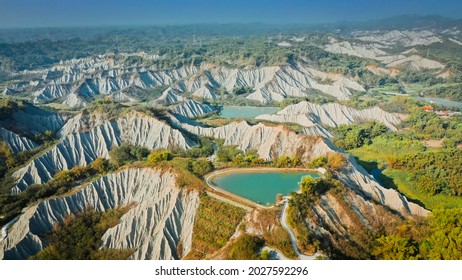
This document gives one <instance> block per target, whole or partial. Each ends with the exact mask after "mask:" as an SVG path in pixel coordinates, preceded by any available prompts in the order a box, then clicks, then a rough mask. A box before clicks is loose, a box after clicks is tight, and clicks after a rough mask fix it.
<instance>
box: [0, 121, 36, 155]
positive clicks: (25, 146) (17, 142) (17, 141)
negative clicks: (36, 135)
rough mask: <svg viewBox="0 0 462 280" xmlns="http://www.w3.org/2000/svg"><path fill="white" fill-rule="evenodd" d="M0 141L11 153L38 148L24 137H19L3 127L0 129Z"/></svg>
mask: <svg viewBox="0 0 462 280" xmlns="http://www.w3.org/2000/svg"><path fill="white" fill-rule="evenodd" d="M0 140H2V141H3V142H5V143H6V144H7V145H8V147H9V148H10V149H11V150H12V151H13V153H17V152H20V151H27V150H32V149H34V148H37V147H38V146H39V145H37V144H35V143H34V142H33V141H31V140H29V139H27V138H26V137H21V136H19V135H17V134H16V133H13V132H11V131H9V130H7V129H4V128H3V127H0Z"/></svg>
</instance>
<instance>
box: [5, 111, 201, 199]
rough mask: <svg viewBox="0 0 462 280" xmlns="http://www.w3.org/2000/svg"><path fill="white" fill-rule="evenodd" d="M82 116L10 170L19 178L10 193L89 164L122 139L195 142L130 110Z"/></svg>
mask: <svg viewBox="0 0 462 280" xmlns="http://www.w3.org/2000/svg"><path fill="white" fill-rule="evenodd" d="M82 116H83V115H82V114H79V115H77V116H76V117H74V118H73V119H71V120H70V121H69V122H68V124H66V125H65V126H64V127H63V129H62V130H61V131H60V132H59V135H60V136H61V138H62V140H61V142H60V143H58V144H57V145H56V146H54V147H53V148H52V149H51V150H49V151H47V152H46V153H45V154H43V155H41V156H39V157H37V158H35V159H33V160H32V161H31V162H30V163H29V164H28V165H26V166H25V167H23V168H21V169H19V170H18V171H16V172H15V173H14V174H13V176H14V177H15V178H17V179H18V182H17V184H16V186H15V187H14V188H13V189H12V192H13V193H18V192H21V191H23V190H24V189H26V188H27V187H28V186H30V185H31V184H43V183H45V182H47V181H49V180H50V179H51V178H53V176H54V174H56V172H57V171H61V170H67V169H70V168H72V167H74V166H77V165H80V166H82V165H88V164H89V163H90V162H92V161H93V160H95V159H96V158H98V157H103V158H109V151H110V150H111V148H112V147H113V146H119V145H120V144H122V143H128V144H131V145H135V146H143V147H146V148H149V149H157V148H165V149H174V148H180V149H187V148H189V147H191V146H192V145H194V144H195V143H194V142H193V141H192V140H191V139H189V138H187V137H185V136H183V134H182V133H181V132H180V131H178V130H176V129H173V128H171V127H170V126H169V125H167V124H165V123H164V122H161V121H159V120H157V119H156V118H153V117H151V116H148V115H145V114H143V113H138V112H131V113H128V114H126V115H124V116H122V117H119V118H117V119H113V120H107V119H105V118H104V117H103V116H102V115H100V116H90V117H88V118H86V117H82Z"/></svg>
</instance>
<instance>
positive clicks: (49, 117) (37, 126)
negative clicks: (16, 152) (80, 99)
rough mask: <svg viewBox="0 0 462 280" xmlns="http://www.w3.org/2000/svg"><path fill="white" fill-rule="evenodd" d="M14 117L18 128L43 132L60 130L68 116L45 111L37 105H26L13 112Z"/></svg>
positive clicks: (31, 131)
mask: <svg viewBox="0 0 462 280" xmlns="http://www.w3.org/2000/svg"><path fill="white" fill-rule="evenodd" d="M12 119H13V121H14V123H15V126H16V128H17V129H18V130H22V131H27V132H30V133H43V132H44V131H46V130H50V131H53V132H56V131H58V130H59V129H60V128H61V127H62V126H63V125H64V123H65V122H66V119H67V118H66V117H65V116H62V115H60V114H58V113H55V112H49V111H45V110H43V109H40V108H38V107H35V106H25V107H24V108H21V109H20V110H17V111H15V112H13V114H12Z"/></svg>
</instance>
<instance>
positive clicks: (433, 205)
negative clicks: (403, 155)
mask: <svg viewBox="0 0 462 280" xmlns="http://www.w3.org/2000/svg"><path fill="white" fill-rule="evenodd" d="M383 175H384V176H386V178H388V179H387V180H383V179H382V178H381V179H382V182H383V184H384V185H385V186H386V187H393V188H396V189H398V190H399V191H400V192H401V193H402V194H404V195H405V196H406V197H408V198H410V199H411V200H414V201H415V202H417V203H418V202H420V203H422V204H423V205H425V207H426V208H428V209H430V210H434V209H438V208H462V197H456V196H449V195H444V194H436V195H430V194H427V193H424V192H422V191H420V190H419V189H418V188H416V187H415V184H413V183H412V182H411V180H410V179H409V172H408V171H403V170H394V169H387V170H385V171H384V172H383Z"/></svg>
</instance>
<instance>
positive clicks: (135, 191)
mask: <svg viewBox="0 0 462 280" xmlns="http://www.w3.org/2000/svg"><path fill="white" fill-rule="evenodd" d="M130 204H134V207H133V208H132V209H130V210H129V211H128V212H127V213H126V214H125V215H123V216H122V218H121V219H120V222H119V224H118V225H116V226H115V227H113V228H111V229H109V230H108V231H107V232H106V233H105V234H104V235H103V237H102V241H103V248H114V249H132V250H134V253H133V254H132V255H131V257H130V258H131V259H149V260H169V259H179V258H181V257H182V256H184V255H186V254H187V253H188V252H189V251H190V250H191V242H192V239H191V238H192V229H193V224H194V217H195V214H196V210H197V207H198V204H199V197H198V193H197V192H196V191H185V190H182V189H179V188H178V187H176V182H175V176H174V175H173V174H172V173H170V172H168V171H161V170H153V169H149V168H144V169H125V170H123V171H120V172H118V173H115V174H110V175H108V176H105V177H102V178H100V179H98V180H97V181H95V182H92V183H89V184H87V185H86V186H84V187H83V188H82V189H80V190H79V191H77V192H75V193H73V194H72V195H69V196H66V197H63V198H54V199H50V200H46V201H43V202H40V203H39V204H37V205H35V206H32V207H30V208H27V209H26V210H25V212H24V214H22V215H21V216H20V218H19V219H18V221H17V222H15V223H14V224H13V225H12V226H11V228H10V230H9V233H8V237H7V238H6V239H5V240H3V241H1V242H0V259H26V258H28V257H29V256H31V255H34V254H36V253H38V251H39V250H41V249H43V248H44V247H45V246H46V243H45V240H44V239H43V234H44V233H47V232H50V231H52V230H53V226H54V224H55V223H60V222H62V221H63V219H64V218H65V217H66V216H68V215H70V214H76V213H78V212H81V211H83V210H85V209H86V208H88V207H91V208H92V209H94V210H96V211H99V212H102V211H107V210H109V209H113V208H116V207H121V206H126V205H130ZM180 244H181V248H182V251H181V252H179V253H178V252H177V250H178V247H179V245H180Z"/></svg>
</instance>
